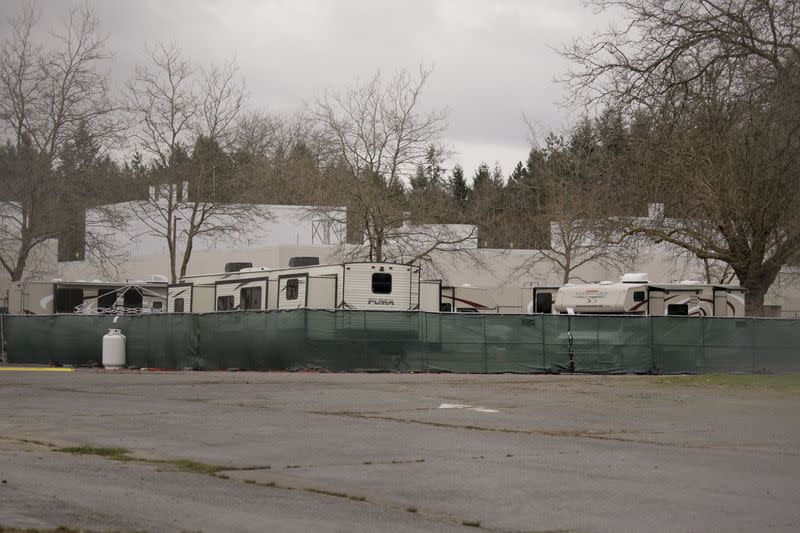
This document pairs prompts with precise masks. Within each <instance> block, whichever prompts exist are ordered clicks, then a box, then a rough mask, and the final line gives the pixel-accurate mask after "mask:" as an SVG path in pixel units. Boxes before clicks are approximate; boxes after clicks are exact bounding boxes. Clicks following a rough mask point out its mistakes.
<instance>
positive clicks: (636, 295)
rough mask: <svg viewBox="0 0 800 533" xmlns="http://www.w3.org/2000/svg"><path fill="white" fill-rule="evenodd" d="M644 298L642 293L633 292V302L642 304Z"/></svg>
mask: <svg viewBox="0 0 800 533" xmlns="http://www.w3.org/2000/svg"><path fill="white" fill-rule="evenodd" d="M644 300H645V298H644V291H634V293H633V301H634V302H643V301H644Z"/></svg>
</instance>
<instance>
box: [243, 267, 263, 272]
mask: <svg viewBox="0 0 800 533" xmlns="http://www.w3.org/2000/svg"><path fill="white" fill-rule="evenodd" d="M265 270H269V269H268V268H266V267H245V268H243V269H241V270H239V272H264V271H265Z"/></svg>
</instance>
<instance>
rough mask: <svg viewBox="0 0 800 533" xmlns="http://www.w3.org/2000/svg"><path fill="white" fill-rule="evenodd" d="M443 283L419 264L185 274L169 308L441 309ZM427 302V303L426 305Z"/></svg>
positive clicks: (197, 310)
mask: <svg viewBox="0 0 800 533" xmlns="http://www.w3.org/2000/svg"><path fill="white" fill-rule="evenodd" d="M439 291H440V284H438V283H436V282H425V283H421V282H420V269H419V266H417V265H402V264H395V263H369V262H364V263H343V264H337V265H305V266H299V267H294V268H279V269H269V268H260V267H257V268H244V269H242V270H239V271H237V272H225V273H220V274H207V275H197V276H185V277H183V278H182V279H181V283H178V284H175V285H170V287H169V302H168V306H167V310H168V311H169V312H194V313H204V312H211V311H234V310H246V309H257V310H272V309H305V308H307V309H361V310H375V311H411V310H419V309H422V310H426V311H434V310H436V311H438V308H436V309H434V307H436V303H437V302H438V299H437V298H436V296H435V295H438V293H439ZM421 303H422V306H421V305H420V304H421Z"/></svg>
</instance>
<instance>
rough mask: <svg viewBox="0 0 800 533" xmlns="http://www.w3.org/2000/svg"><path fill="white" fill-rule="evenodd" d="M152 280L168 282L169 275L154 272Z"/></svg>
mask: <svg viewBox="0 0 800 533" xmlns="http://www.w3.org/2000/svg"><path fill="white" fill-rule="evenodd" d="M150 281H153V282H156V283H167V282H168V281H169V280H168V279H167V276H164V275H162V274H152V275H151V276H150Z"/></svg>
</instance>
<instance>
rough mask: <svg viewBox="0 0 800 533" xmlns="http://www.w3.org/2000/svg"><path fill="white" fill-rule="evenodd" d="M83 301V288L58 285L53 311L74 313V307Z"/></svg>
mask: <svg viewBox="0 0 800 533" xmlns="http://www.w3.org/2000/svg"><path fill="white" fill-rule="evenodd" d="M82 303H83V289H73V288H67V287H59V288H58V289H56V297H55V301H54V302H53V312H55V313H74V312H75V308H76V307H78V306H79V305H81V304H82Z"/></svg>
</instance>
